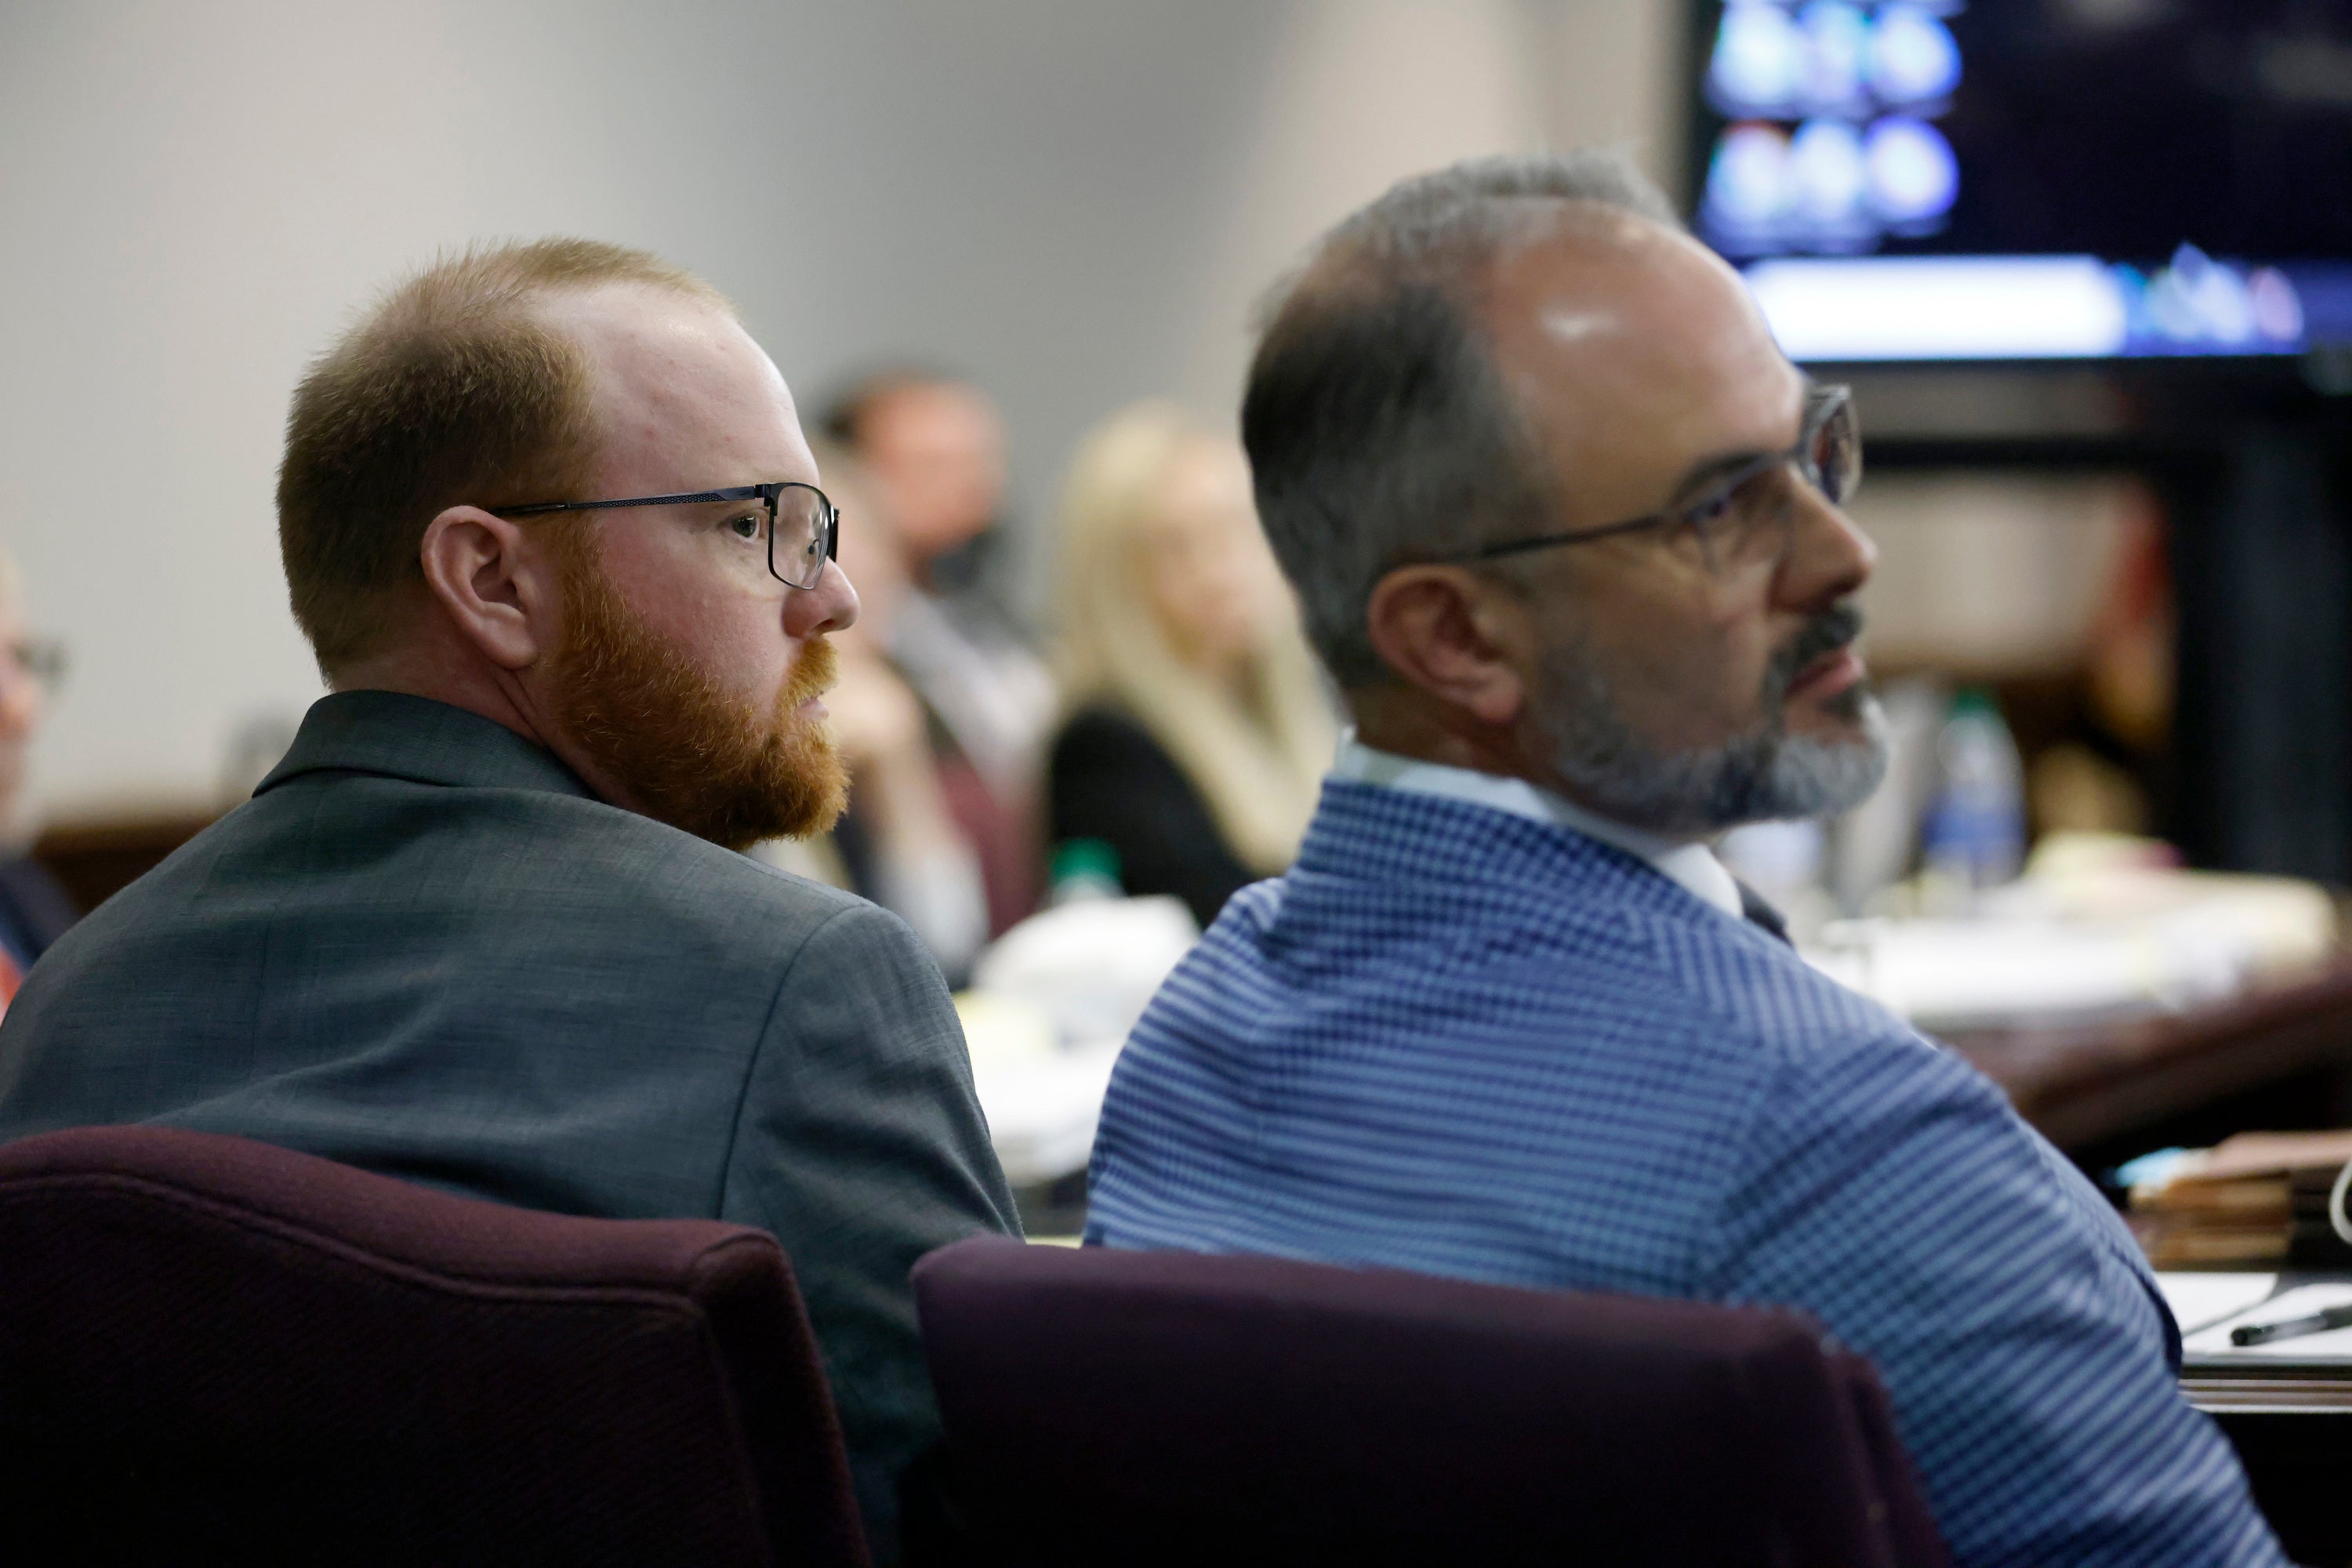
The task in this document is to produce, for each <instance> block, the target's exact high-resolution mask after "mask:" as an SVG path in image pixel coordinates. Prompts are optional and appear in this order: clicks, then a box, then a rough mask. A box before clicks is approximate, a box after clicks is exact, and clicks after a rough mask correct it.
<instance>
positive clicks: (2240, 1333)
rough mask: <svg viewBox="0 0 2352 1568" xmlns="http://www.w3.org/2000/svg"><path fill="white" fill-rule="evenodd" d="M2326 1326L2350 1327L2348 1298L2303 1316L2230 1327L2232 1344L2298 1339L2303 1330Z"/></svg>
mask: <svg viewBox="0 0 2352 1568" xmlns="http://www.w3.org/2000/svg"><path fill="white" fill-rule="evenodd" d="M2330 1329H2352V1301H2347V1302H2346V1303H2345V1304H2344V1305H2343V1306H2341V1307H2328V1308H2326V1309H2324V1310H2320V1311H2316V1312H2313V1313H2311V1314H2310V1315H2309V1316H2307V1317H2302V1318H2289V1319H2287V1320H2286V1321H2284V1322H2280V1323H2252V1324H2249V1325H2248V1326H2246V1327H2245V1328H2242V1329H2231V1331H2230V1342H2231V1344H2233V1345H2266V1344H2268V1343H2270V1342H2272V1341H2273V1340H2294V1339H2301V1338H2302V1337H2303V1336H2304V1335H2305V1334H2324V1333H2326V1331H2328V1330H2330Z"/></svg>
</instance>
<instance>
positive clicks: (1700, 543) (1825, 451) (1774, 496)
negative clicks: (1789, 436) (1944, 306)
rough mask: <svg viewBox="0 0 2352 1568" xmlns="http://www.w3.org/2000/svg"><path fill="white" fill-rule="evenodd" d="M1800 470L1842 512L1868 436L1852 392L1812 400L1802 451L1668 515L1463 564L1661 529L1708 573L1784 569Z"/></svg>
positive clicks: (1736, 474) (1518, 544)
mask: <svg viewBox="0 0 2352 1568" xmlns="http://www.w3.org/2000/svg"><path fill="white" fill-rule="evenodd" d="M1791 469H1793V470H1794V471H1795V474H1796V476H1797V477H1798V478H1799V479H1802V480H1804V482H1805V483H1806V484H1808V485H1811V487H1812V488H1813V489H1815V490H1816V491H1818V492H1820V494H1821V495H1822V497H1823V499H1825V500H1828V501H1829V503H1830V504H1831V505H1832V506H1843V504H1844V503H1845V502H1846V500H1848V499H1849V498H1851V497H1852V496H1853V492H1854V490H1855V489H1856V488H1857V487H1858V486H1859V485H1860V484H1861V483H1862V431H1861V428H1860V426H1858V425H1857V424H1856V422H1855V420H1854V414H1853V388H1851V387H1846V386H1816V387H1812V388H1811V389H1810V390H1808V391H1807V393H1806V395H1805V416H1804V423H1803V424H1802V426H1800V429H1799V434H1798V437H1797V444H1796V445H1795V446H1793V447H1790V448H1789V449H1788V450H1787V451H1785V452H1769V453H1762V454H1759V455H1758V456H1756V457H1752V458H1742V459H1739V460H1738V461H1737V462H1735V463H1734V464H1733V465H1732V466H1731V467H1729V468H1726V469H1724V470H1723V471H1721V472H1719V473H1717V474H1713V475H1709V476H1707V477H1706V478H1704V479H1701V480H1700V481H1699V484H1700V486H1701V487H1702V488H1700V489H1699V490H1698V492H1697V494H1696V496H1694V497H1693V498H1692V499H1691V500H1686V501H1683V502H1681V503H1679V504H1677V505H1675V506H1672V507H1669V508H1667V509H1666V510H1664V511H1654V512H1651V513H1649V514H1648V515H1646V516H1643V517H1629V518H1627V519H1626V520H1625V521H1622V522H1611V523H1604V524H1602V525H1601V526H1600V527H1598V528H1580V529H1577V530H1575V531H1572V532H1569V533H1547V534H1543V535H1540V536H1539V537H1537V538H1534V539H1512V540H1507V541H1505V542H1502V543H1500V544H1489V545H1486V546H1483V547H1481V548H1480V549H1477V550H1474V551H1471V552H1468V553H1467V554H1465V555H1462V556H1459V557H1456V559H1458V560H1465V561H1492V560H1495V559H1496V558H1498V557H1501V556H1506V555H1517V554H1521V553H1523V552H1527V551H1530V550H1549V549H1551V548H1552V547H1553V546H1555V545H1561V544H1584V543H1588V542H1591V541H1592V540H1596V539H1612V538H1615V537H1616V536H1617V535H1619V534H1621V533H1635V532H1639V531H1642V530H1644V529H1655V530H1658V531H1660V532H1661V534H1662V535H1663V536H1664V538H1666V539H1667V540H1668V542H1676V541H1679V540H1681V539H1683V538H1685V537H1687V538H1689V539H1691V540H1692V541H1694V542H1695V543H1696V547H1697V549H1698V552H1699V555H1700V558H1701V559H1702V560H1704V561H1705V562H1706V565H1707V568H1708V570H1710V571H1712V572H1717V573H1728V572H1733V571H1737V570H1738V569H1740V568H1743V567H1747V566H1751V565H1755V564H1758V563H1767V562H1769V563H1777V562H1779V561H1780V558H1781V557H1782V556H1783V555H1784V554H1785V553H1786V552H1787V551H1788V547H1789V538H1790V528H1791V526H1792V524H1793V521H1794V516H1795V513H1794V510H1793V508H1792V506H1791V504H1790V502H1791V501H1792V500H1793V498H1792V497H1791V496H1790V493H1789V487H1788V485H1787V484H1786V483H1785V482H1784V475H1785V473H1786V472H1787V471H1788V470H1791Z"/></svg>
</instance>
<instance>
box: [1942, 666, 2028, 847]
mask: <svg viewBox="0 0 2352 1568" xmlns="http://www.w3.org/2000/svg"><path fill="white" fill-rule="evenodd" d="M1936 760H1937V764H1938V772H1939V773H1940V774H1941V781H1940V783H1939V784H1938V785H1937V791H1936V796H1935V803H1934V805H1931V806H1929V807H1928V810H1927V825H1926V828H1925V831H1924V832H1923V833H1922V835H1921V840H1922V846H1923V848H1924V849H1925V852H1926V858H1927V869H1928V871H1929V872H1930V873H1931V874H1932V875H1934V876H1937V877H1939V878H1942V879H1947V880H1948V881H1949V882H1951V883H1953V884H1956V885H1957V886H1958V887H1959V888H1961V889H1967V890H1969V891H1970V892H1974V891H1978V890H1980V889H1986V888H1992V887H1998V886H2000V884H2001V883H2003V882H2007V881H2009V880H2011V879H2013V878H2014V877H2016V875H2017V872H2018V868H2019V867H2020V866H2021V865H2022V864H2024V860H2025V768H2024V764H2023V763H2021V762H2020V761H2019V759H2018V755H2017V742H2015V741H2013V740H2011V738H2010V733H2009V726H2008V725H2006V724H2004V723H2002V722H2001V721H2000V708H1999V707H1998V706H1996V705H1995V703H1994V702H1993V700H1992V696H1991V694H1990V692H1986V691H1982V690H1968V691H1963V692H1961V693H1960V694H1959V696H1958V697H1957V698H1955V699H1953V700H1952V710H1951V713H1950V714H1949V716H1948V717H1947V718H1946V719H1945V721H1944V728H1943V731H1942V733H1940V734H1939V735H1937V738H1936Z"/></svg>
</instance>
